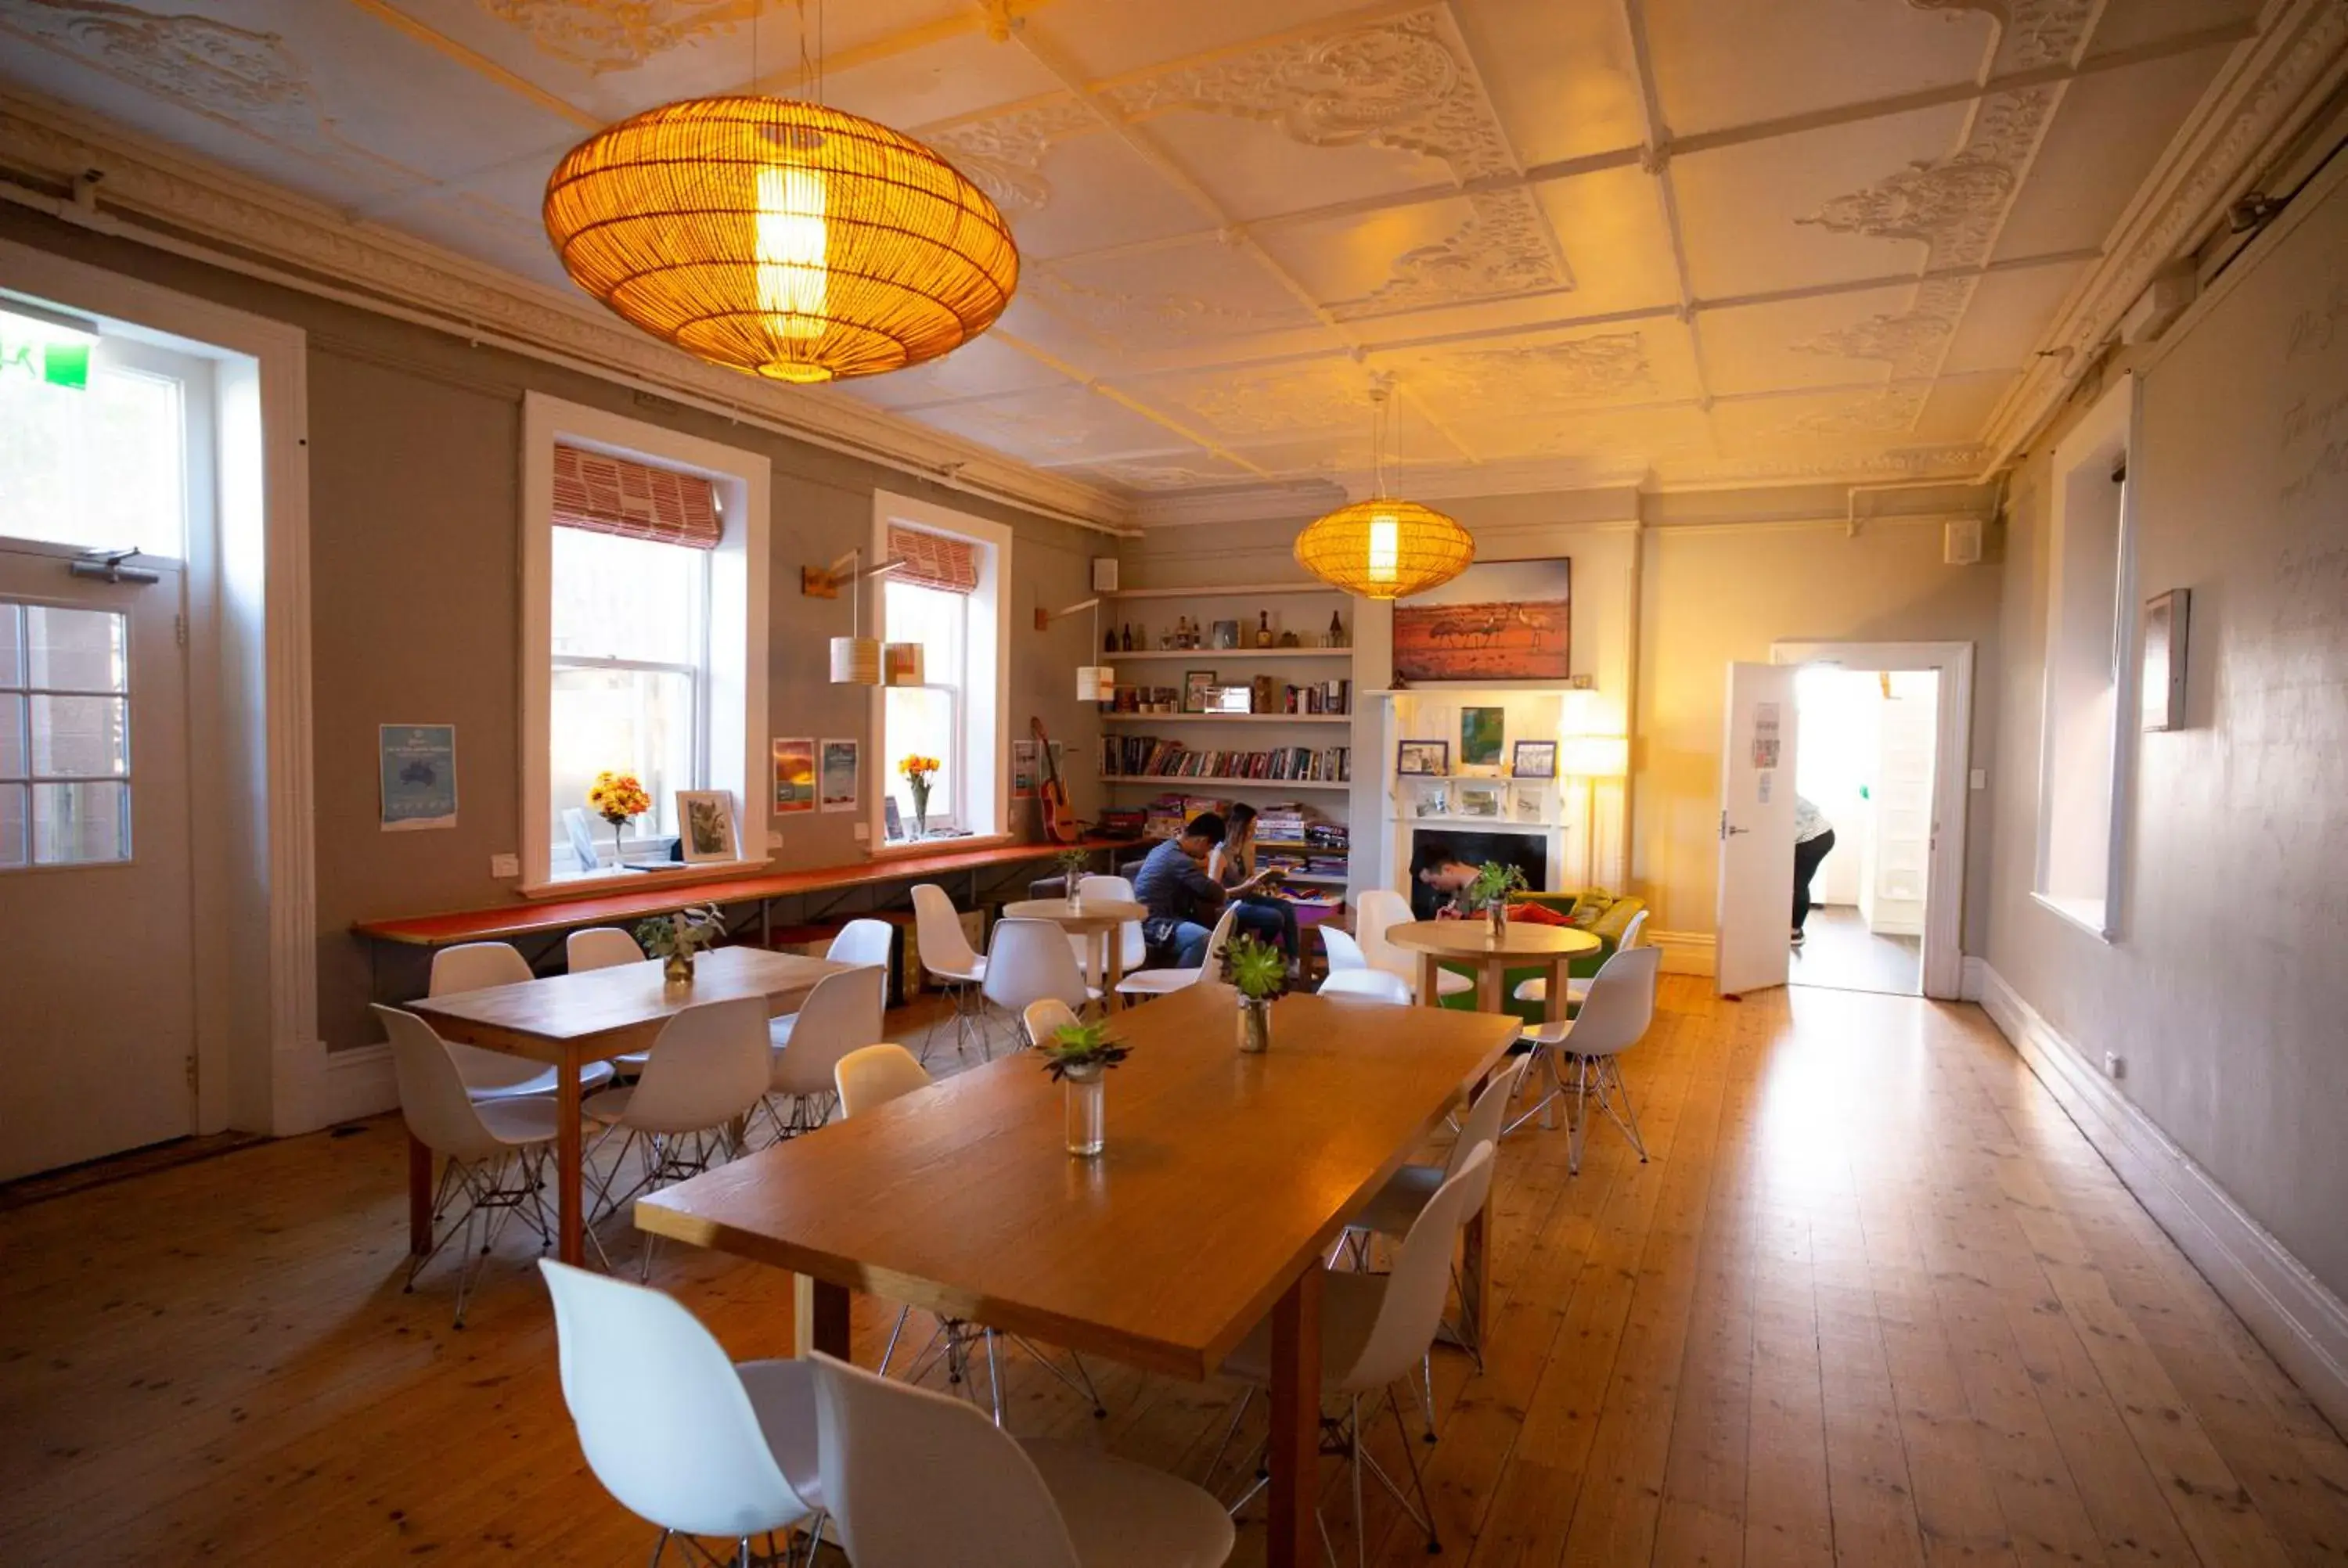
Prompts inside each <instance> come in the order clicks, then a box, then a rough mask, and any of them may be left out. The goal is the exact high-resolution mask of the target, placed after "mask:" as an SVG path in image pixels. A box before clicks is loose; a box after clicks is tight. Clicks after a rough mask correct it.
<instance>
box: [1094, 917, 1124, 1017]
mask: <svg viewBox="0 0 2348 1568" xmlns="http://www.w3.org/2000/svg"><path fill="white" fill-rule="evenodd" d="M1097 972H1098V973H1100V974H1104V975H1107V977H1108V979H1106V980H1103V981H1102V982H1101V1011H1103V1012H1105V1013H1112V1012H1115V1011H1116V1010H1117V1009H1118V1008H1120V1007H1122V1006H1123V1005H1124V1003H1123V1002H1122V1001H1120V1000H1119V999H1118V998H1117V982H1118V981H1120V980H1122V979H1125V927H1122V926H1112V927H1109V928H1108V929H1107V930H1106V931H1103V932H1102V933H1101V962H1100V968H1099V970H1098V971H1097Z"/></svg>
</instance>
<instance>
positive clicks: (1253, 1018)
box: [1240, 997, 1272, 1056]
mask: <svg viewBox="0 0 2348 1568" xmlns="http://www.w3.org/2000/svg"><path fill="white" fill-rule="evenodd" d="M1271 1049H1272V1001H1271V999H1269V998H1264V999H1257V998H1255V997H1241V999H1240V1050H1241V1053H1242V1054H1243V1055H1247V1056H1262V1054H1263V1053H1264V1052H1265V1051H1267V1050H1271Z"/></svg>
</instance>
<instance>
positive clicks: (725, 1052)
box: [585, 971, 861, 1277]
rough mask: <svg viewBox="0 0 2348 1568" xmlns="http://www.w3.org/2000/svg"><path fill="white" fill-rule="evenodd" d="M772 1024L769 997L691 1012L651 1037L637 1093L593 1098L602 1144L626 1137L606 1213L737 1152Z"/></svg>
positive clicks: (648, 1262) (647, 1249) (762, 1073)
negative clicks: (633, 1175) (633, 1155)
mask: <svg viewBox="0 0 2348 1568" xmlns="http://www.w3.org/2000/svg"><path fill="white" fill-rule="evenodd" d="M859 972H861V971H859ZM766 1026H767V999H766V998H764V997H755V996H753V997H734V998H731V999H727V1000H725V1001H715V1002H702V1003H700V1004H699V1005H697V1006H695V1007H689V1008H686V1009H685V1010H684V1011H683V1012H680V1013H677V1014H676V1015H675V1016H674V1017H672V1018H671V1019H670V1020H668V1022H666V1023H664V1024H663V1025H662V1026H661V1031H660V1033H659V1034H657V1035H655V1036H654V1037H653V1046H652V1050H649V1051H647V1052H646V1053H645V1061H644V1076H643V1077H641V1078H639V1079H637V1080H636V1081H635V1083H634V1085H633V1087H631V1088H626V1089H606V1090H604V1091H602V1093H601V1094H597V1095H594V1096H592V1098H590V1099H589V1100H588V1102H587V1104H586V1107H585V1109H586V1112H587V1114H588V1115H589V1116H591V1117H592V1118H593V1119H594V1120H596V1121H597V1122H602V1124H603V1136H602V1138H600V1139H598V1140H597V1146H598V1147H599V1148H600V1147H601V1146H602V1143H607V1142H609V1141H610V1138H611V1136H612V1134H613V1133H614V1132H617V1133H619V1134H620V1135H621V1141H620V1149H619V1153H617V1154H616V1155H614V1156H613V1161H612V1164H611V1167H610V1169H609V1170H607V1171H606V1172H605V1173H603V1176H602V1213H603V1214H610V1213H613V1211H615V1210H617V1209H618V1208H620V1207H621V1205H623V1204H626V1203H627V1202H628V1201H629V1200H630V1199H632V1198H633V1197H635V1196H636V1195H637V1194H641V1193H648V1192H651V1191H653V1190H654V1189H655V1188H658V1187H664V1186H666V1185H667V1184H669V1183H671V1182H678V1181H683V1180H684V1179H685V1177H687V1176H694V1175H698V1174H700V1173H702V1172H704V1171H705V1170H707V1169H709V1167H710V1166H712V1165H714V1164H716V1163H721V1161H722V1160H723V1159H725V1158H727V1157H730V1156H731V1155H732V1154H733V1153H735V1152H736V1146H735V1138H736V1132H735V1124H736V1123H737V1122H741V1121H743V1120H744V1119H745V1118H747V1116H748V1115H749V1114H750V1112H752V1111H754V1110H756V1109H757V1105H758V1102H759V1101H760V1100H761V1099H762V1098H763V1097H764V1096H765V1094H766V1091H767V1027H766ZM639 1145H641V1146H642V1147H643V1149H644V1173H643V1174H642V1175H641V1176H639V1177H638V1178H637V1179H636V1181H635V1183H634V1184H633V1185H631V1186H629V1187H628V1188H626V1189H625V1190H624V1191H623V1192H622V1193H621V1194H619V1195H618V1196H616V1197H614V1196H613V1190H612V1189H613V1185H614V1184H616V1183H617V1182H618V1181H619V1178H620V1173H621V1170H622V1168H623V1166H625V1165H626V1163H627V1161H628V1153H629V1152H630V1151H631V1150H633V1149H634V1148H636V1147H638V1146H639ZM591 1234H592V1233H591ZM657 1240H658V1238H657V1237H654V1236H649V1235H648V1236H646V1237H645V1238H644V1260H643V1266H642V1268H641V1271H640V1273H639V1277H642V1276H644V1275H648V1274H650V1273H651V1272H652V1266H653V1247H654V1243H655V1242H656V1241H657ZM596 1245H598V1246H601V1245H602V1243H601V1242H598V1243H597V1244H596Z"/></svg>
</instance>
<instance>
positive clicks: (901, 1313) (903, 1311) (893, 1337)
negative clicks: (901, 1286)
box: [880, 1307, 913, 1378]
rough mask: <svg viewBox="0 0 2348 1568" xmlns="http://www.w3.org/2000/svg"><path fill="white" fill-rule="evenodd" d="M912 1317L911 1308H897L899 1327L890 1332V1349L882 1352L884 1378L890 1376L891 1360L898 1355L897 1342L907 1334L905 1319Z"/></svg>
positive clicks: (882, 1373)
mask: <svg viewBox="0 0 2348 1568" xmlns="http://www.w3.org/2000/svg"><path fill="white" fill-rule="evenodd" d="M912 1315H913V1309H912V1308H911V1307H899V1308H897V1327H894V1328H891V1330H889V1348H887V1349H885V1350H883V1351H881V1352H880V1376H882V1377H884V1378H885V1377H887V1376H888V1375H889V1359H890V1358H891V1357H892V1356H894V1355H896V1354H897V1341H898V1339H899V1338H900V1337H901V1336H902V1335H903V1334H904V1332H905V1319H907V1318H909V1317H911V1316H912Z"/></svg>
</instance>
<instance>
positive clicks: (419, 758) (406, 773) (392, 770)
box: [376, 724, 457, 833]
mask: <svg viewBox="0 0 2348 1568" xmlns="http://www.w3.org/2000/svg"><path fill="white" fill-rule="evenodd" d="M376 754H377V761H378V763H379V764H380V767H379V771H380V774H381V776H382V783H383V791H382V804H383V831H384V832H386V833H409V832H414V831H416V830H417V829H419V828H427V827H454V826H456V825H457V726H456V725H454V724H382V725H378V726H377V727H376Z"/></svg>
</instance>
